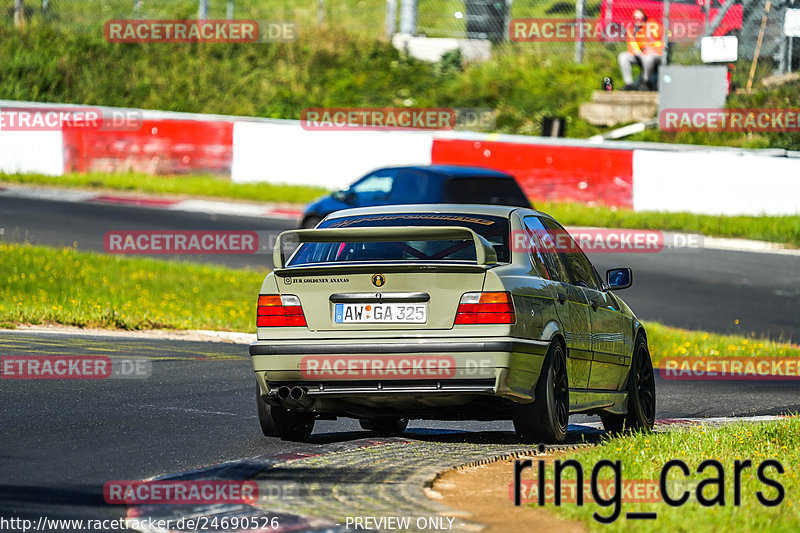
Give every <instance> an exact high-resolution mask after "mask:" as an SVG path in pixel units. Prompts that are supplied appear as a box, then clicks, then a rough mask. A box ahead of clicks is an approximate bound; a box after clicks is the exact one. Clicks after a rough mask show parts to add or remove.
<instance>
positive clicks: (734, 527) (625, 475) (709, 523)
mask: <svg viewBox="0 0 800 533" xmlns="http://www.w3.org/2000/svg"><path fill="white" fill-rule="evenodd" d="M570 458H574V459H577V460H578V461H579V462H580V463H581V465H582V466H583V469H584V472H585V475H586V479H587V480H588V478H589V476H590V474H591V471H592V468H593V467H594V465H595V464H597V462H598V461H600V460H601V459H609V460H612V461H616V460H619V461H621V463H622V479H624V480H652V479H655V480H658V479H659V476H660V474H661V469H662V467H663V466H664V464H665V463H666V462H667V461H669V460H672V459H680V460H682V461H684V462H686V464H687V465H688V467H689V469H690V471H691V472H692V475H691V476H690V477H689V478H684V477H683V475H682V474H679V470H677V469H672V470H671V471H670V475H669V477H668V480H673V479H674V480H675V481H683V480H685V479H688V480H689V481H690V483H687V484H686V485H691V484H692V483H691V482H698V481H700V480H702V479H707V478H710V477H712V476H716V475H717V474H716V470H715V469H714V468H713V467H712V468H708V469H706V470H705V472H704V473H703V474H699V475H698V474H696V470H697V467H698V465H699V464H700V463H701V462H702V461H704V460H707V459H716V460H717V461H720V462H721V463H722V465H723V467H724V469H725V482H724V487H725V488H724V492H725V497H726V498H725V503H726V505H725V506H715V507H703V506H701V505H700V504H699V503H698V502H697V500H696V498H695V497H694V496H692V497H691V498H690V499H689V501H688V502H687V503H686V504H685V505H683V506H681V507H670V506H668V505H667V504H666V503H663V502H659V503H639V502H627V503H626V502H625V501H624V500H623V504H622V516H621V517H620V519H618V520H617V521H616V522H614V523H613V524H611V525H603V524H600V523H598V522H596V521H595V520H594V518H592V513H594V512H598V514H600V515H601V516H609V515H610V514H611V511H612V508H611V507H608V508H602V507H600V506H599V505H596V504H594V503H588V502H587V503H586V504H585V505H584V506H583V507H578V506H577V505H575V504H574V503H563V504H562V506H561V507H559V508H555V507H554V506H553V504H552V503H548V504H547V507H545V508H546V509H555V512H556V513H558V514H559V515H561V516H564V517H566V518H571V519H577V520H581V521H583V522H584V523H585V524H586V525H587V526H588V527H589V529H590V530H592V531H603V532H617V531H648V532H650V531H664V532H670V533H672V532H691V533H700V532H716V531H754V532H755V531H770V532H787V533H788V532H793V531H797V530H798V528H799V527H800V506H798V505H797V494H798V491H800V477H798V476H799V474H800V472H799V471H798V469H799V468H800V419H799V418H788V419H785V420H780V421H776V422H765V423H755V424H743V423H737V424H731V425H727V426H722V427H702V426H701V427H698V428H689V429H677V430H674V431H669V432H666V433H657V434H641V433H639V434H632V435H623V436H620V437H616V438H612V439H609V440H608V441H605V442H604V443H603V444H601V445H600V446H597V447H593V448H590V449H588V450H585V451H581V452H579V453H576V454H572V455H571V457H570ZM746 459H750V460H751V461H752V463H753V468H750V469H747V470H745V471H744V472H743V473H742V485H741V487H742V492H741V497H742V502H741V506H740V507H735V506H734V505H733V487H734V484H733V462H734V461H735V460H741V461H743V460H746ZM767 459H775V460H777V461H779V462H780V463H781V464H782V465H783V467H784V469H785V471H784V474H783V475H781V474H778V473H777V472H776V470H775V469H774V468H770V469H768V470H767V471H766V474H767V476H768V477H769V478H771V479H775V480H778V481H779V482H780V483H781V484H782V485H783V487H784V489H785V491H786V493H785V494H786V497H785V499H784V501H783V503H782V504H781V505H779V506H777V507H771V508H768V507H763V506H761V504H760V503H759V502H758V500H757V499H756V492H757V491H762V492H763V493H764V496H765V497H767V498H770V499H773V498H776V496H777V492H776V491H775V490H774V489H773V488H771V487H768V486H766V485H764V484H762V483H761V482H759V481H758V479H757V476H756V472H755V471H756V469H757V468H758V465H759V464H761V462H763V461H765V460H767ZM534 470H535V466H534ZM573 472H574V470H573V469H571V468H570V469H567V470H565V476H564V477H565V478H568V479H570V478H571V479H574V473H573ZM604 472H605V473H606V476H601V478H603V477H608V478H610V477H611V473H610V469H608V468H606V469H604ZM531 475H533V474H531V473H530V471H528V473H527V475H526V476H525V477H530V476H531ZM547 476H548V479H549V480H552V479H553V472H552V468H550V469H548V472H547ZM687 488H689V487H687ZM689 490H691V492H692V494H694V489H693V488H689ZM715 493H716V489H713V488H706V489H705V492H704V495H705V496H706V497H710V496H712V495H713V494H715ZM679 494H680V493H679V492H678V490H677V489H675V490H674V491H673V492H671V495H672V496H673V497H677V496H678V495H679ZM533 505H534V506H536V504H535V503H534V504H533ZM537 507H538V506H537ZM635 511H654V512H657V513H658V518H657V519H656V520H641V521H633V520H626V519H625V516H624V513H626V512H635Z"/></svg>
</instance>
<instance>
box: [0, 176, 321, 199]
mask: <svg viewBox="0 0 800 533" xmlns="http://www.w3.org/2000/svg"><path fill="white" fill-rule="evenodd" d="M0 183H9V184H32V185H49V186H55V187H79V188H88V189H111V190H118V191H131V192H140V193H155V194H169V195H178V196H181V195H183V196H208V197H213V198H229V199H236V200H252V201H256V202H270V203H284V202H285V203H296V204H303V203H307V202H310V201H311V200H314V199H315V198H318V197H319V196H322V195H323V194H326V193H328V192H329V191H328V190H327V189H324V188H322V187H311V186H308V185H289V184H276V183H232V182H231V181H230V180H226V179H222V178H219V177H215V176H198V175H189V176H150V175H148V174H137V173H120V174H107V173H93V174H74V173H73V174H65V175H63V176H44V175H42V174H0Z"/></svg>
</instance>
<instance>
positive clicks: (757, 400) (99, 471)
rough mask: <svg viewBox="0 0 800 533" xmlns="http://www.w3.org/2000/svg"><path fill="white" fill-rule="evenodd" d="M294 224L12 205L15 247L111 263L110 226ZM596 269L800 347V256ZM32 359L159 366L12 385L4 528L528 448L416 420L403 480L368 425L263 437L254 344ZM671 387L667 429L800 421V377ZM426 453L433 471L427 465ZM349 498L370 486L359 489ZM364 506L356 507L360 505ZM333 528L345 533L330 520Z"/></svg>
mask: <svg viewBox="0 0 800 533" xmlns="http://www.w3.org/2000/svg"><path fill="white" fill-rule="evenodd" d="M290 227H293V223H292V221H291V220H287V219H277V218H276V219H272V218H251V217H236V216H223V215H204V214H197V213H186V212H177V211H166V210H159V209H151V208H144V207H128V206H109V205H100V204H98V205H94V204H77V203H66V202H58V201H45V200H23V199H13V198H0V239H3V240H5V241H11V242H32V243H34V244H41V245H56V246H73V245H75V246H77V248H78V249H80V250H97V251H103V236H104V234H105V232H107V231H110V230H203V229H206V230H259V231H268V232H278V231H281V230H284V229H288V228H290ZM158 257H160V258H162V259H174V260H187V261H208V262H217V263H223V264H226V265H230V266H232V267H237V268H242V267H247V268H254V269H259V270H262V269H263V270H264V271H265V272H266V270H267V269H269V268H270V267H271V256H270V255H269V254H257V255H204V256H171V257H167V256H158ZM592 259H593V261H594V262H595V264H596V265H597V267H598V269H599V270H604V269H605V268H609V267H612V266H631V267H633V269H634V275H635V283H634V286H633V287H632V288H631V289H629V290H627V291H625V292H624V293H623V297H624V298H625V300H626V301H627V302H628V303H629V304H630V305H631V307H632V308H633V309H634V311H635V312H636V313H637V315H638V316H640V317H641V318H643V319H645V320H648V319H649V320H657V321H660V322H663V323H666V324H670V325H676V326H681V327H686V328H689V329H707V330H711V331H719V332H738V333H743V334H749V333H750V332H755V333H756V335H759V336H761V335H763V336H768V337H771V338H776V339H784V340H787V339H788V340H792V341H793V342H800V317H799V316H798V314H797V309H800V268H798V267H800V258H798V257H796V256H785V255H777V254H764V253H748V252H732V251H721V250H711V249H701V250H665V251H662V252H660V253H657V254H628V255H612V254H595V255H594V256H593V257H592ZM736 320H738V325H736V323H735V322H736ZM23 354H24V355H44V354H63V355H105V356H108V357H110V358H111V359H112V360H118V359H120V358H137V359H147V360H149V361H150V362H151V365H152V372H151V374H150V375H149V377H147V378H146V379H105V380H5V379H4V380H2V381H0V411H2V416H1V417H0V421H2V424H0V427H2V429H0V432H2V434H1V438H0V471H2V472H3V475H2V477H0V516H4V517H7V516H14V517H20V518H29V519H33V520H36V519H38V518H39V517H41V516H47V517H49V518H84V519H113V518H119V517H121V516H124V515H125V513H126V509H125V508H124V507H122V506H114V505H108V504H106V503H105V501H104V498H103V486H104V484H105V483H106V482H108V481H111V480H138V479H146V478H150V477H153V476H161V475H167V474H170V473H178V472H183V471H186V470H192V469H198V468H204V467H209V466H212V465H216V464H219V463H221V462H225V461H234V460H241V459H244V458H256V457H260V459H258V460H255V459H254V460H251V461H250V466H249V467H250V468H251V469H253V472H257V471H258V469H259V468H263V467H264V464H265V463H263V461H269V460H271V459H269V457H277V456H285V455H286V454H291V453H296V454H299V456H309V455H316V454H319V455H320V457H322V458H323V459H324V457H327V456H326V454H333V452H336V454H334V455H336V456H337V457H345V458H347V457H349V458H351V459H352V460H353V463H352V464H348V465H333V466H331V465H328V467H324V466H320V468H321V470H320V471H325V472H329V471H332V472H338V474H336V475H340V476H343V478H344V479H345V480H347V479H349V478H348V476H350V477H352V476H362V474H363V477H364V478H365V479H367V478H368V477H369V476H373V478H370V479H373V480H374V479H380V476H381V475H387V476H388V475H396V476H398V477H397V479H393V480H391V481H390V482H387V483H394V484H395V485H387V487H389V488H384V490H386V491H390V490H399V492H398V494H399V493H402V494H410V492H409V491H408V490H405V489H403V490H400V489H396V487H401V488H402V487H415V488H418V487H419V486H420V478H419V476H420V475H422V474H425V475H428V474H430V472H435V471H436V468H441V467H442V465H454V464H459V463H460V462H466V461H468V460H471V459H474V458H475V454H478V455H480V454H484V455H485V454H498V453H507V452H512V451H513V450H515V449H519V447H520V445H519V444H518V443H517V441H516V440H515V438H514V436H513V433H512V426H511V423H510V422H491V423H486V422H427V421H415V422H412V424H411V425H410V426H409V430H407V431H406V433H405V434H404V435H403V437H402V438H398V439H388V440H386V439H384V440H385V441H387V442H381V443H379V444H382V445H384V447H383V448H380V447H379V448H380V449H379V450H378V452H377V453H378V456H380V457H384V456H386V457H387V458H386V461H387V463H386V464H388V465H391V469H388V470H387V469H386V468H384V469H383V470H380V471H375V470H374V469H373V470H369V471H368V470H367V469H365V468H366V467H364V465H363V463H364V461H365V460H366V459H365V457H366V456H365V455H364V454H363V453H361V452H360V450H361V448H362V447H366V446H372V445H373V444H375V443H373V442H372V441H370V439H371V435H370V434H369V433H368V432H364V431H361V430H360V427H359V425H358V423H357V422H356V421H354V420H349V419H340V420H338V421H320V422H317V426H316V428H315V431H314V434H313V436H312V438H311V440H310V442H307V443H292V442H286V441H281V440H277V439H272V438H266V437H264V436H262V434H261V432H260V430H259V427H258V421H257V418H256V414H255V402H254V392H253V389H254V385H253V377H252V370H251V366H250V361H249V356H248V355H247V347H246V346H244V345H241V344H228V343H208V342H202V343H201V342H188V341H170V340H149V339H141V338H129V337H112V336H107V337H105V336H86V335H78V334H69V335H67V334H52V333H31V332H22V331H0V356H9V355H23ZM656 387H657V394H658V412H657V418H659V419H675V418H708V417H734V416H755V415H781V414H786V413H789V412H797V411H800V382H798V381H747V382H745V381H666V380H662V379H660V378H657V383H656ZM596 420H597V419H596V418H589V417H572V418H571V419H570V422H571V423H572V424H576V426H575V428H573V429H574V431H572V432H571V434H570V435H571V437H570V438H572V439H581V438H585V439H586V440H588V441H590V442H591V440H592V439H596V438H598V435H600V434H601V433H600V432H599V431H598V430H596V429H592V428H591V427H590V426H586V425H582V424H585V423H587V422H593V421H596ZM461 443H468V444H479V445H480V447H478V448H476V447H475V446H461V445H460V444H461ZM393 444H394V445H396V446H395V447H394V448H392V445H393ZM386 446H388V447H386ZM403 449H405V450H416V453H417V455H414V454H409V455H408V456H403V455H402V454H399V455H391V454H392V453H394V451H393V450H403ZM476 449H477V451H475V450H476ZM420 450H422V451H420ZM434 450H435V451H434ZM470 453H471V454H473V455H469V454H470ZM380 454H383V455H380ZM419 454H422V455H423V456H424V457H426V460H427V462H425V461H421V460H420V459H419ZM265 457H266V458H265ZM373 457H375V456H373ZM437 458H438V459H437ZM323 459H320V462H321V463H324V460H323ZM437 460H438V461H439V462H436V461H437ZM259 461H261V462H259ZM442 461H444V462H442ZM373 462H374V461H373ZM247 464H248V462H247V461H245V465H247ZM259 465H260V466H259ZM281 468H282V469H279V470H278V471H277V474H278V475H284V476H300V477H299V478H297V479H302V476H303V475H312V474H313V475H316V471H314V472H310V473H309V472H308V471H307V470H304V468H302V467H298V468H296V469H295V470H291V469H290V468H289V469H288V470H284V469H283V468H284V467H281ZM286 468H288V467H286ZM326 468H327V470H326ZM353 469H356V470H353ZM353 472H356V474H354V473H353ZM374 476H378V477H377V478H375V477H374ZM404 476H405V477H404ZM270 482H271V481H270ZM404 484H405V485H404ZM345 486H347V487H351V486H352V487H355V486H356V485H355V484H352V485H351V484H349V482H346V483H345ZM362 486H366V485H362ZM391 487H395V489H391ZM373 488H374V487H372V488H371V489H370V490H372V489H373ZM376 490H377V489H376ZM415 490H416V489H415ZM412 492H413V491H412ZM414 493H415V494H417V493H419V494H421V491H419V490H416V492H414ZM386 494H387V495H385V499H384V500H383V501H384V504H385V505H390V503H386V502H393V501H394V500H393V498H394V496H395V493H391V492H388V493H386ZM398 498H399V496H398ZM409 498H411V497H410V496H409ZM361 499H363V497H362V496H357V495H354V496H352V497H351V501H360V500H361ZM378 499H379V500H380V498H378ZM328 500H330V498H328ZM412 500H413V498H412V499H408V498H406V499H405V500H403V499H402V498H401V499H400V500H398V505H401V506H402V505H407V506H411V505H418V503H415V502H414V501H412ZM320 501H321V500H320ZM307 504H308V502H306V505H307ZM420 505H421V504H420ZM379 508H380V509H383V508H385V507H379ZM284 518H286V516H284ZM294 519H295V520H301V519H302V518H298V517H294ZM295 524H296V526H297V527H296V530H301V531H302V530H308V529H312V528H310V527H303V526H302V524H303V522H296V523H295ZM297 524H300V525H297ZM320 527H321V528H322V529H325V528H328V529H327V530H329V531H334V530H336V529H335V527H334V528H330V527H329V525H324V524H323V525H322V526H320ZM317 529H319V528H317Z"/></svg>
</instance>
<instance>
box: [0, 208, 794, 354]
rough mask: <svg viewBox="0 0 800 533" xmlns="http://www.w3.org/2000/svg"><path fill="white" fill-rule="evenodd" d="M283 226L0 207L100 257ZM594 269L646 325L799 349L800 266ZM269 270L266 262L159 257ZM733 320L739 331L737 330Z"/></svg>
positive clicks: (45, 238)
mask: <svg viewBox="0 0 800 533" xmlns="http://www.w3.org/2000/svg"><path fill="white" fill-rule="evenodd" d="M293 227H294V225H293V221H291V220H287V219H270V218H252V217H236V216H224V215H204V214H198V213H186V212H179V211H165V210H161V209H153V208H145V207H130V206H112V205H101V204H85V203H84V204H79V203H67V202H58V201H45V200H30V199H19V198H0V228H2V229H3V231H2V233H3V235H2V236H0V238H2V239H4V240H7V241H14V242H25V241H27V242H32V243H34V244H42V245H50V246H53V245H55V246H73V244H74V243H75V244H76V245H77V247H78V249H81V250H98V251H103V236H104V234H105V233H106V232H107V231H111V230H131V231H136V230H256V231H258V230H261V231H269V232H279V231H282V230H285V229H290V228H293ZM590 255H591V256H592V257H591V259H592V261H593V262H594V263H595V265H596V266H597V268H598V270H600V271H601V272H603V271H604V270H605V269H607V268H610V267H614V266H630V267H632V268H633V271H634V279H635V282H634V284H633V287H631V288H630V289H628V290H626V291H624V292H623V293H622V296H623V298H624V299H625V301H626V302H627V303H628V304H629V305H630V306H631V308H632V309H633V310H634V312H635V313H636V314H637V316H639V317H640V318H642V319H644V320H656V321H659V322H663V323H665V324H669V325H673V326H679V327H684V328H687V329H704V330H708V331H715V332H722V333H740V334H745V335H747V334H750V333H751V332H755V334H756V335H757V336H767V337H770V338H773V339H780V340H790V341H792V342H795V343H797V342H800V316H798V313H797V309H800V257H798V256H788V255H778V254H767V253H753V252H734V251H724V250H712V249H677V250H673V249H665V250H663V251H661V252H659V253H639V254H610V253H609V254H590ZM157 257H160V258H162V259H178V260H186V261H208V262H215V263H222V264H226V265H229V266H232V267H238V268H241V267H252V268H257V269H264V270H266V269H269V268H271V267H272V258H271V255H270V254H255V255H202V256H190V255H184V256H173V257H169V256H164V255H161V256H157ZM737 320H738V324H737V322H736V321H737Z"/></svg>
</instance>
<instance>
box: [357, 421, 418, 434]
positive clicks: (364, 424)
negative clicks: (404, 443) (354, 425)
mask: <svg viewBox="0 0 800 533" xmlns="http://www.w3.org/2000/svg"><path fill="white" fill-rule="evenodd" d="M358 423H359V424H361V429H365V430H367V431H372V432H374V433H377V434H378V435H385V436H397V435H402V434H403V432H404V431H405V430H406V427H408V418H362V419H360V420H359V421H358Z"/></svg>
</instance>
